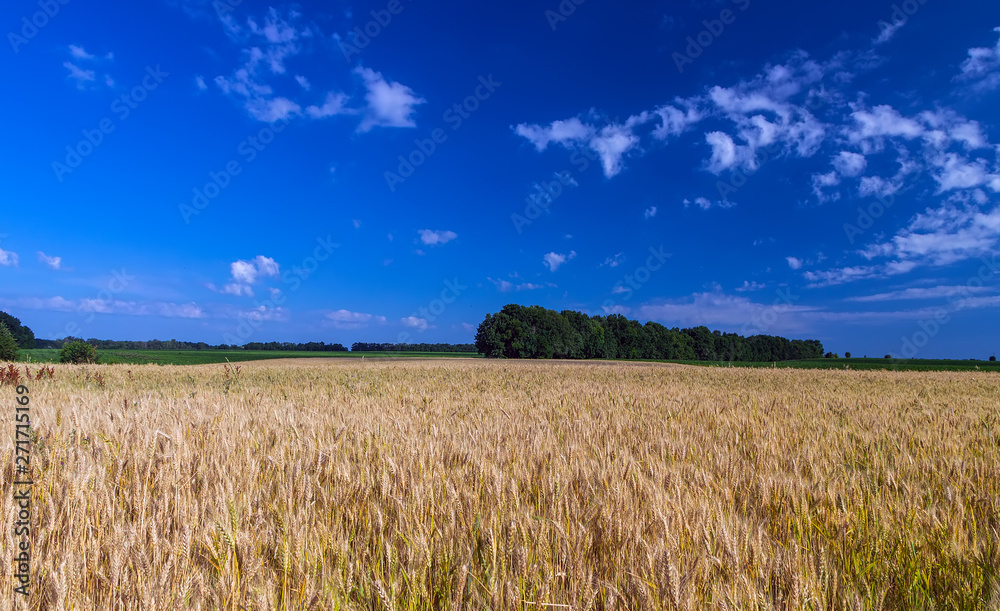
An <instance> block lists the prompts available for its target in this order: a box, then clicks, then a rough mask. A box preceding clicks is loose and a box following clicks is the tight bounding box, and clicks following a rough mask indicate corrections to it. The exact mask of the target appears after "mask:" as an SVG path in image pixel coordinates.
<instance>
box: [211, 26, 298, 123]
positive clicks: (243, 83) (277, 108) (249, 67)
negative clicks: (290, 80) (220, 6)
mask: <svg viewBox="0 0 1000 611" xmlns="http://www.w3.org/2000/svg"><path fill="white" fill-rule="evenodd" d="M299 16H300V15H299V14H298V13H296V12H294V11H292V12H290V13H289V14H288V18H287V19H286V18H284V17H282V16H280V15H279V14H278V11H276V10H275V9H273V8H272V9H271V10H270V11H269V12H268V13H267V15H266V16H265V17H264V21H263V25H260V24H258V23H257V21H256V20H254V19H253V18H248V19H247V22H246V23H247V26H246V27H243V26H240V25H239V24H238V23H236V21H235V20H234V19H233V17H232V16H231V15H229V14H226V15H223V16H222V22H223V25H224V26H226V28H227V31H228V33H229V35H230V38H232V39H233V40H237V41H242V42H245V43H246V44H247V45H248V46H246V47H244V49H243V55H244V58H245V59H244V61H243V64H242V65H241V66H240V67H239V68H237V69H236V70H235V71H234V72H233V74H232V75H231V76H229V77H225V76H217V77H215V84H216V85H217V86H218V87H219V89H220V90H221V91H222V92H223V93H224V94H226V95H234V96H237V97H240V98H243V104H244V108H245V109H246V111H247V113H248V114H249V115H250V117H252V118H253V119H256V120H257V121H262V122H266V123H273V122H275V121H281V120H284V119H288V118H290V117H293V116H295V115H298V114H299V113H300V112H301V110H302V109H301V107H300V106H299V104H298V103H297V102H295V101H293V100H291V99H289V98H287V97H284V96H278V95H275V93H274V90H273V88H272V87H271V86H270V85H268V84H267V80H268V79H269V78H271V77H272V76H273V75H281V74H284V73H285V72H286V67H285V62H286V60H287V59H289V58H290V57H293V56H295V55H297V54H299V53H300V52H301V51H302V45H301V41H302V40H303V39H306V38H310V37H311V36H312V32H311V31H310V30H309V29H308V28H303V29H301V30H299V29H297V27H296V26H295V25H294V24H293V22H294V21H295V20H296V19H298V17H299Z"/></svg>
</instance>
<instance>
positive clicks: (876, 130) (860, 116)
mask: <svg viewBox="0 0 1000 611" xmlns="http://www.w3.org/2000/svg"><path fill="white" fill-rule="evenodd" d="M851 116H852V117H853V118H854V125H852V126H849V127H848V128H847V130H846V131H847V137H848V139H849V140H850V141H851V142H853V143H855V144H859V143H862V142H865V141H870V140H878V139H881V138H884V137H886V136H891V137H897V138H904V139H907V140H912V139H914V138H920V137H921V136H923V135H924V132H925V130H924V127H923V126H922V125H921V124H920V123H918V122H917V121H914V120H913V119H909V118H907V117H904V116H902V115H901V114H899V112H897V111H896V109H894V108H893V107H891V106H888V105H884V104H883V105H880V106H876V107H875V108H873V109H871V110H855V111H854V113H853V114H852V115H851Z"/></svg>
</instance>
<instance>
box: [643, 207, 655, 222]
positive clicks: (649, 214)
mask: <svg viewBox="0 0 1000 611" xmlns="http://www.w3.org/2000/svg"><path fill="white" fill-rule="evenodd" d="M642 216H643V218H646V219H651V218H654V217H655V216H656V206H650V207H649V208H646V210H645V212H643V213H642Z"/></svg>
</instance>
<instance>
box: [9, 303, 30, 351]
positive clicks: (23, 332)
mask: <svg viewBox="0 0 1000 611" xmlns="http://www.w3.org/2000/svg"><path fill="white" fill-rule="evenodd" d="M0 322H2V323H3V324H5V325H6V326H7V330H8V331H10V334H11V336H12V337H13V338H14V341H15V342H17V347H18V348H21V349H23V350H31V349H32V348H34V347H35V334H34V333H33V332H32V330H31V329H29V328H28V327H25V326H24V325H22V324H21V321H20V320H18V319H16V318H14V317H13V316H11V315H10V314H8V313H7V312H0Z"/></svg>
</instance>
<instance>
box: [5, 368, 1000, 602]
mask: <svg viewBox="0 0 1000 611" xmlns="http://www.w3.org/2000/svg"><path fill="white" fill-rule="evenodd" d="M91 369H94V368H93V367H92V368H91ZM100 370H101V371H102V373H103V374H104V381H105V385H104V387H103V388H102V387H99V386H98V385H97V384H96V383H95V382H94V381H93V379H92V378H91V376H88V375H87V374H86V369H83V368H74V367H69V366H57V367H56V373H55V379H54V380H42V381H37V382H32V383H31V385H30V388H31V397H32V407H33V423H34V426H35V429H36V431H37V433H38V439H37V444H36V446H35V453H34V456H33V467H34V473H33V479H34V482H35V485H34V487H33V499H32V511H33V516H32V523H33V527H34V535H33V544H34V550H33V551H34V560H33V566H32V572H33V589H32V594H31V596H30V598H28V599H27V600H25V599H24V598H23V597H20V596H15V594H14V592H13V587H14V578H13V568H14V566H15V565H14V564H13V562H12V561H10V559H11V558H12V557H13V555H16V551H15V549H14V547H13V546H14V545H16V542H15V539H14V537H13V534H12V529H11V528H9V527H8V528H6V529H5V531H4V532H5V534H4V535H3V536H0V545H2V554H0V555H2V556H3V557H4V558H5V561H4V564H3V565H2V566H0V584H2V586H0V588H2V591H3V596H2V603H0V605H4V606H6V607H5V608H31V609H57V608H66V609H101V610H105V609H188V608H190V609H233V610H236V609H388V610H391V609H406V610H416V609H445V608H451V609H482V608H486V607H493V608H516V609H609V608H612V607H613V608H616V609H642V608H652V609H700V608H730V609H749V608H754V609H756V608H778V609H856V608H870V609H876V608H891V609H904V608H907V609H908V608H913V609H917V608H931V607H932V606H934V607H936V608H953V609H989V608H993V609H995V608H996V601H997V597H998V594H997V593H998V592H1000V578H998V573H1000V551H998V545H1000V544H998V541H1000V513H998V511H1000V421H998V405H1000V376H996V375H988V374H978V373H977V374H975V375H970V374H954V373H890V372H854V371H801V370H773V369H770V370H751V369H702V368H687V367H679V366H663V365H653V364H612V363H537V362H503V361H471V360H469V361H454V362H452V361H449V362H439V361H378V362H375V361H365V362H363V363H362V362H357V361H346V360H343V361H341V360H338V361H334V362H323V363H320V362H317V361H309V362H299V361H288V362H265V363H254V364H247V365H244V366H243V370H242V372H241V373H240V374H239V375H238V376H237V377H236V379H235V381H234V380H231V379H230V377H231V376H229V375H226V374H225V372H224V371H223V368H222V367H219V366H217V365H216V366H201V367H157V366H145V367H136V366H102V367H100ZM0 396H5V397H7V399H5V401H6V402H7V404H8V408H7V411H6V412H5V413H7V414H8V416H7V420H6V421H7V423H8V426H7V430H8V431H9V434H8V435H7V436H6V437H5V438H4V440H3V442H2V444H3V445H2V449H3V451H5V452H6V453H7V455H8V456H11V455H12V453H13V436H14V435H13V431H14V426H13V414H14V406H13V397H14V394H13V392H12V390H11V389H10V387H5V388H0ZM3 478H4V485H5V489H6V490H8V491H9V490H10V489H11V482H12V481H13V480H14V470H13V466H12V461H11V460H8V461H7V462H6V464H5V468H4V472H3ZM0 514H2V515H4V516H7V520H8V525H10V524H11V523H12V521H13V520H12V518H13V515H14V507H13V505H12V498H11V494H10V493H9V492H8V493H7V494H5V495H4V496H3V499H2V506H0Z"/></svg>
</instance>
